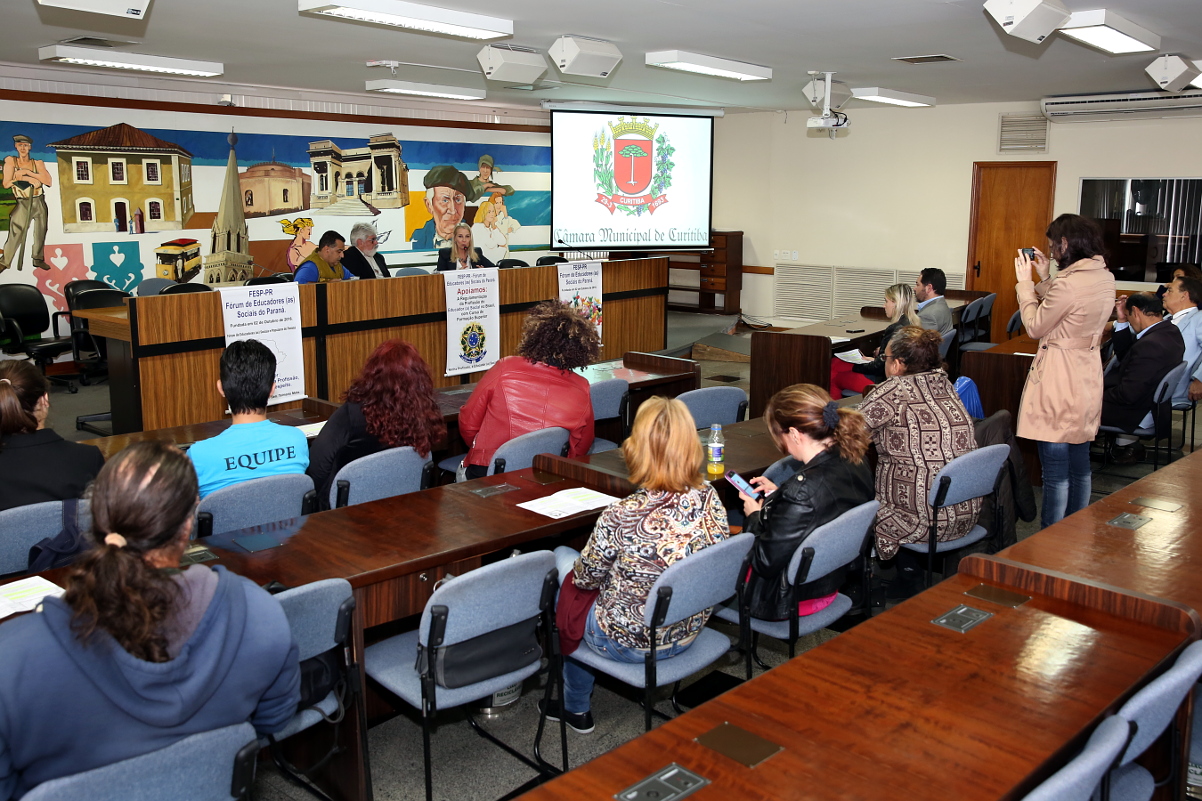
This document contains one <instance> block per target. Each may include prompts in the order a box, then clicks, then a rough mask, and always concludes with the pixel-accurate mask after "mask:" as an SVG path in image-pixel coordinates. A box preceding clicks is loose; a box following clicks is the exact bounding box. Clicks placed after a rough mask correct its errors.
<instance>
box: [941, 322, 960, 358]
mask: <svg viewBox="0 0 1202 801" xmlns="http://www.w3.org/2000/svg"><path fill="white" fill-rule="evenodd" d="M955 341H956V329H954V328H953V329H952V330H951V331H948V332H947V333H946V334H944V335H943V341H942V342H940V343H939V358H940V359H946V358H947V352H948V351H949V350H951V349H952V343H953V342H955Z"/></svg>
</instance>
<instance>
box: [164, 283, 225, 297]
mask: <svg viewBox="0 0 1202 801" xmlns="http://www.w3.org/2000/svg"><path fill="white" fill-rule="evenodd" d="M212 291H213V287H211V286H209V285H208V284H172V285H171V286H168V287H163V289H161V290H160V291H159V294H160V295H186V294H188V293H189V292H212Z"/></svg>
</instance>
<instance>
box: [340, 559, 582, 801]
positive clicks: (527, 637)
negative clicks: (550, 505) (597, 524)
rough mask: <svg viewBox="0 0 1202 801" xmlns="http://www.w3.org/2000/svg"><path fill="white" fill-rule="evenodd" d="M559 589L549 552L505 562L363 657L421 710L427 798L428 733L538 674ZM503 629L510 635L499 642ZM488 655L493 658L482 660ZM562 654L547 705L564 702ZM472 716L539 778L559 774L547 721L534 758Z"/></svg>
mask: <svg viewBox="0 0 1202 801" xmlns="http://www.w3.org/2000/svg"><path fill="white" fill-rule="evenodd" d="M558 590H559V580H558V572H557V571H556V569H555V557H554V555H553V554H552V553H551V552H550V551H535V552H533V553H527V554H522V555H521V556H516V557H514V558H512V559H503V560H501V561H499V562H494V563H493V564H491V565H486V566H484V567H481V568H477V569H476V570H472V571H470V572H468V573H465V574H464V575H462V576H459V577H456V578H453V579H451V580H449V581H447V582H445V583H444V584H443V585H442V586H441V587H439V588H438V589H436V590H435V591H434V594H433V595H431V596H430V600H429V601H427V602H426V608H425V610H424V611H423V612H422V617H421V621H420V623H419V625H418V629H417V630H416V631H410V632H406V633H404V634H398V635H396V636H394V637H389V638H388V639H386V640H384V641H382V642H378V643H376V644H375V645H371V646H369V647H368V648H367V650H366V651H365V652H364V656H363V665H364V668H365V669H366V671H367V675H368V676H369V677H370V678H371V679H373V680H374V681H375V682H377V683H378V684H379V685H380V686H381V687H383V688H384V689H385V690H387V691H388V692H390V693H392V694H393V695H394V696H396V698H398V699H399V700H400V701H402V702H404V703H406V704H408V705H409V706H411V707H413V708H415V709H417V710H419V711H420V712H421V719H422V745H423V750H422V753H423V757H424V765H425V772H426V800H427V801H431V799H432V798H433V783H432V780H431V765H430V733H431V729H432V727H433V721H434V718H435V716H436V715H437V713H438V710H439V709H446V708H448V707H456V706H465V705H468V704H471V703H472V702H473V701H479V700H480V699H482V698H487V697H489V696H490V695H492V694H493V693H495V692H498V691H500V690H503V689H506V688H508V687H512V686H513V685H515V684H518V683H520V682H522V681H524V680H526V679H527V678H529V677H531V676H533V675H535V674H536V673H538V672H539V671H540V669H541V663H542V655H543V653H542V649H541V648H540V647H539V646H538V645H537V644H536V643H535V641H534V638H535V635H536V634H537V633H538V631H539V629H541V630H542V636H543V637H544V638H545V639H544V640H543V641H544V642H551V638H552V637H554V636H556V635H554V625H553V618H554V615H555V595H556V593H557V592H558ZM499 632H504V634H505V636H503V637H501V638H498V637H497V634H498V633H499ZM483 638H490V640H491V641H492V642H491V644H492V646H493V647H490V648H485V649H483V650H482V649H480V648H479V645H481V641H482V639H483ZM510 640H512V645H510ZM483 652H487V653H488V654H489V655H490V656H491V657H492V658H481V656H480V654H481V653H483ZM557 652H558V649H557V648H556V649H552V651H551V653H550V654H549V656H550V660H549V663H548V670H549V671H550V673H549V676H548V679H547V686H546V690H545V691H544V694H543V702H544V704H546V703H547V702H548V701H550V700H551V694H552V690H553V689H555V690H557V691H558V696H559V698H560V699H561V702H562V698H563V671H562V669H561V667H560V663H559V657H558V656H557V655H556V654H557ZM415 657H416V658H417V664H416V665H415V664H414V659H415ZM498 671H500V672H498ZM467 717H468V720H469V721H470V723H471V725H472V727H473V728H474V729H475V730H476V732H477V733H478V734H480V735H481V736H482V737H485V738H486V739H488V740H489V741H491V742H493V743H494V744H496V745H498V746H500V747H501V748H503V749H504V750H505V751H506V752H508V753H509V754H510V755H511V756H514V757H515V758H517V759H519V760H521V761H522V762H523V763H524V764H526V765H529V766H530V767H532V768H534V769H535V770H537V771H539V774H540V776H545V775H548V774H551V773H556V772H558V771H557V770H556V769H555V768H554V767H553V766H551V765H549V764H547V763H546V762H545V761H544V760H543V759H542V757H541V755H540V754H539V744H540V741H541V739H542V735H543V728H544V722H545V718H543V717H542V716H539V724H538V732H537V734H536V735H535V738H534V759H533V760H532V759H530V758H528V757H526V756H525V755H524V754H522V753H520V752H518V751H516V750H515V749H513V748H512V747H510V746H508V745H506V744H505V743H502V742H501V741H499V740H497V739H496V738H495V737H493V736H492V735H491V734H490V733H489V732H487V731H486V730H485V729H483V728H482V727H481V726H480V725H479V724H478V723H477V722H476V719H475V717H474V716H473V715H472V713H471V711H470V710H469V711H468V712H467ZM559 731H560V741H561V745H562V748H563V768H564V770H566V769H567V767H568V744H567V728H566V726H565V725H564V723H563V721H562V720H561V721H560V727H559Z"/></svg>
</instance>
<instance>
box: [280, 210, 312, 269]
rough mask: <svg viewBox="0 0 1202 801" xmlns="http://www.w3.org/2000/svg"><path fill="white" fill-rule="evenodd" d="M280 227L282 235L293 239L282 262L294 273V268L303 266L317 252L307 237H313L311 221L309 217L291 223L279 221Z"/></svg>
mask: <svg viewBox="0 0 1202 801" xmlns="http://www.w3.org/2000/svg"><path fill="white" fill-rule="evenodd" d="M280 225H281V226H282V227H283V229H284V233H286V234H288V235H289V236H291V237H293V239H292V243H291V244H290V245H288V251H287V253H286V254H285V255H284V260H285V261H286V262H287V263H288V269H289V270H291V271H292V272H294V273H295V272H296V268H297V267H299V266H300V265H302V264H304V263H305V259H307V258H309V257H310V256H312V255H313V251H315V250H317V245H315V244H313V243H312V242H310V241H309V237H310V236H312V235H313V220H312V219H311V218H309V217H297V218H296V219H295V220H292V221H291V222H290V221H288V220H280Z"/></svg>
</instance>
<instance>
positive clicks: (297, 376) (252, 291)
mask: <svg viewBox="0 0 1202 801" xmlns="http://www.w3.org/2000/svg"><path fill="white" fill-rule="evenodd" d="M219 291H220V292H221V316H222V317H223V318H224V321H225V344H226V345H227V346H228V345H229V344H230V343H231V342H237V341H238V340H242V339H256V340H258V341H259V342H262V343H263V344H264V345H266V346H267V347H268V348H270V349H271V352H272V353H274V354H275V394H274V395H272V396H271V400H269V401H268V402H267V405H268V406H274V405H275V404H277V403H286V402H288V401H295V400H300V399H301V398H303V397H305V351H304V347H303V346H302V345H301V310H300V287H298V286H297V285H296V284H294V283H292V282H289V283H286V284H264V285H262V286H232V287H222V288H221V289H220V290H219Z"/></svg>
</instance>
